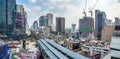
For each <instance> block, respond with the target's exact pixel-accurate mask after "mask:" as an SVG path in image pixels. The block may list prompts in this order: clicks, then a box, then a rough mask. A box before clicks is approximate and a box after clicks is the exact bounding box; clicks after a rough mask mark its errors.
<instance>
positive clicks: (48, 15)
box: [47, 13, 53, 26]
mask: <svg viewBox="0 0 120 59" xmlns="http://www.w3.org/2000/svg"><path fill="white" fill-rule="evenodd" d="M47 18H48V26H52V24H53V14H51V13H48V14H47Z"/></svg>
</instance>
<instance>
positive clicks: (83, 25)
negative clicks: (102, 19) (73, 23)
mask: <svg viewBox="0 0 120 59" xmlns="http://www.w3.org/2000/svg"><path fill="white" fill-rule="evenodd" d="M90 19H91V18H90V17H83V19H80V20H79V33H80V37H83V38H87V37H89V34H90V31H91V30H93V29H94V21H92V23H93V25H92V28H91V25H90V23H91V20H90Z"/></svg>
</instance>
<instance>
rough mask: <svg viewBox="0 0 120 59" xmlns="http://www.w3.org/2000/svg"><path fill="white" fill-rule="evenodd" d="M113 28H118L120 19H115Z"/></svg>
mask: <svg viewBox="0 0 120 59" xmlns="http://www.w3.org/2000/svg"><path fill="white" fill-rule="evenodd" d="M115 26H120V19H119V18H118V17H115Z"/></svg>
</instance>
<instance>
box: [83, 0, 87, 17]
mask: <svg viewBox="0 0 120 59" xmlns="http://www.w3.org/2000/svg"><path fill="white" fill-rule="evenodd" d="M86 6H87V0H85V8H83V14H85V17H86Z"/></svg>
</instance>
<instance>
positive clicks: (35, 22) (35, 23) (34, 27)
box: [33, 21, 38, 31]
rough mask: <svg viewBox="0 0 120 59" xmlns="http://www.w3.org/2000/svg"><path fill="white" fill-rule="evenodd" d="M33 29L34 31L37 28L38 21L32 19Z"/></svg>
mask: <svg viewBox="0 0 120 59" xmlns="http://www.w3.org/2000/svg"><path fill="white" fill-rule="evenodd" d="M33 29H34V30H35V31H37V30H38V22H37V21H34V23H33Z"/></svg>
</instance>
